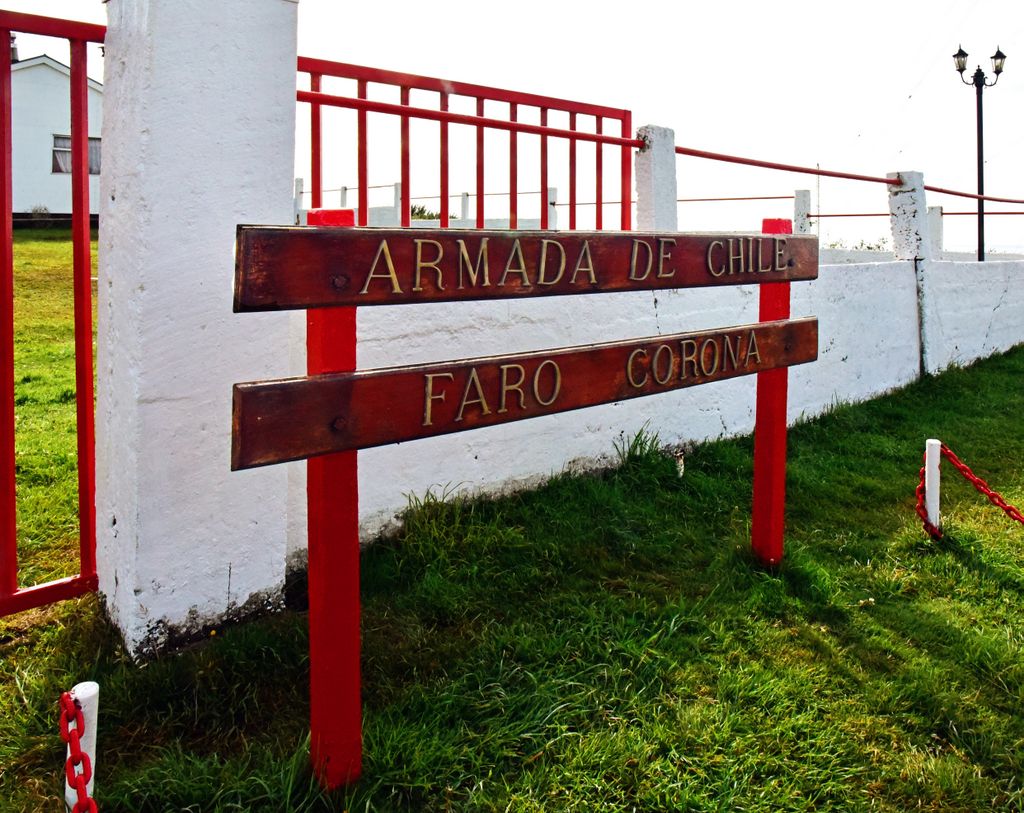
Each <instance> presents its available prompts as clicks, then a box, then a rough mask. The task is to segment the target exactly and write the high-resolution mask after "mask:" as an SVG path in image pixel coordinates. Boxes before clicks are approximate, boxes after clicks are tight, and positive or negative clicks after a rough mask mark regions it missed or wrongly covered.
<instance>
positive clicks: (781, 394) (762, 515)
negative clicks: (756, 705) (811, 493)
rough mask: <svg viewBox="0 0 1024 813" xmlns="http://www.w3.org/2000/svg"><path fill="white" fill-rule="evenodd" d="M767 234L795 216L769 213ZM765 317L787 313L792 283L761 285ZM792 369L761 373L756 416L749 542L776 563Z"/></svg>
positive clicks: (785, 229)
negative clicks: (784, 217) (771, 216)
mask: <svg viewBox="0 0 1024 813" xmlns="http://www.w3.org/2000/svg"><path fill="white" fill-rule="evenodd" d="M761 230H762V231H763V232H764V233H765V234H792V233H793V221H791V220H779V219H765V220H764V221H763V223H762V226H761ZM758 289H759V291H760V316H759V319H760V321H762V322H768V321H772V320H775V319H788V318H789V283H788V282H777V283H771V284H768V285H760V286H758ZM788 392H789V371H788V370H787V369H786V368H785V367H782V368H780V369H776V370H767V371H765V372H763V373H758V374H757V404H756V407H755V409H756V412H755V418H754V505H753V513H752V528H751V534H750V536H751V545H752V547H753V549H754V555H755V556H756V557H757V558H758V559H759V560H760V561H761V562H762V563H763V564H765V565H768V566H769V567H774V566H775V565H778V564H779V563H780V562H781V561H782V552H783V532H784V530H785V521H786V400H787V396H788Z"/></svg>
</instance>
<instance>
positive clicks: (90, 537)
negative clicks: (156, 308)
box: [71, 40, 96, 577]
mask: <svg viewBox="0 0 1024 813" xmlns="http://www.w3.org/2000/svg"><path fill="white" fill-rule="evenodd" d="M88 94H89V82H88V77H87V75H86V43H85V41H84V40H72V42H71V212H72V215H71V217H72V220H71V236H72V243H73V246H74V249H73V251H74V253H73V261H72V264H73V267H74V274H73V279H74V283H73V284H74V291H75V386H76V399H75V401H76V406H77V418H78V427H77V428H78V526H79V530H78V533H79V550H80V555H81V573H82V575H83V576H85V577H90V576H93V575H95V573H96V465H95V456H94V454H95V430H94V415H93V381H92V247H91V245H90V233H89V95H88Z"/></svg>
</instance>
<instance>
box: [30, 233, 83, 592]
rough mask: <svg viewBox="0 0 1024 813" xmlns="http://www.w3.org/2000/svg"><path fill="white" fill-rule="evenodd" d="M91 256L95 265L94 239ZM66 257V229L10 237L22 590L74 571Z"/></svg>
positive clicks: (71, 344) (74, 456)
mask: <svg viewBox="0 0 1024 813" xmlns="http://www.w3.org/2000/svg"><path fill="white" fill-rule="evenodd" d="M92 254H93V262H94V263H95V261H96V244H95V242H93V252H92ZM71 257H72V248H71V233H70V231H69V230H67V229H17V230H16V231H15V232H14V297H15V301H14V348H15V350H14V373H15V385H14V404H15V436H14V438H15V454H16V461H17V462H16V479H17V488H18V494H17V500H18V558H19V580H20V583H21V584H23V585H29V584H36V583H39V582H43V581H47V580H49V579H55V578H60V577H62V576H71V575H74V574H75V573H78V548H77V545H78V481H77V479H76V477H77V474H76V472H77V466H78V452H77V449H76V442H77V434H76V429H75V334H74V321H73V320H74V317H73V314H74V301H75V300H74V291H73V289H72V264H71ZM94 275H95V271H94Z"/></svg>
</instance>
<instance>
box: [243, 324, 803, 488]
mask: <svg viewBox="0 0 1024 813" xmlns="http://www.w3.org/2000/svg"><path fill="white" fill-rule="evenodd" d="M817 356H818V321H817V319H813V318H812V319H794V320H783V321H777V322H765V323H759V324H754V325H742V326H738V327H728V328H720V329H716V330H707V331H698V332H691V333H677V334H674V335H669V336H652V337H649V338H644V339H630V340H627V341H618V342H609V343H607V344H597V345H591V346H587V347H571V348H561V349H557V350H547V351H538V352H533V353H525V354H516V355H505V356H492V357H489V358H476V359H465V360H460V361H449V362H440V363H436V364H424V365H416V366H409V367H391V368H386V369H380V370H364V371H357V372H350V373H337V374H332V375H320V376H310V377H307V378H290V379H280V380H276V381H257V382H252V383H246V384H236V385H235V387H234V393H233V400H234V403H233V415H232V424H233V431H232V448H231V467H232V469H246V468H252V467H254V466H265V465H269V464H271V463H283V462H285V461H288V460H300V459H303V458H307V457H312V456H314V455H320V454H328V453H331V452H340V451H344V450H346V449H364V448H369V447H372V446H382V445H384V444H388V443H396V442H400V441H407V440H415V439H417V438H424V437H431V436H434V435H444V434H448V433H452V432H462V431H466V430H469V429H478V428H480V427H483V426H492V425H494V424H499V423H506V422H509V421H518V420H524V419H526V418H535V417H539V416H541V415H548V414H553V413H556V412H565V411H568V410H572V409H580V408H582V407H588V406H595V405H597V404H605V403H611V402H613V401H622V400H625V399H628V398H638V397H641V396H645V395H654V394H656V393H659V392H666V391H668V390H675V389H680V388H683V387H692V386H696V385H699V384H706V383H709V382H711V381H719V380H722V379H726V378H735V377H738V376H743V375H750V374H751V373H757V372H762V371H764V370H771V369H775V368H778V367H789V366H792V365H794V364H803V363H805V362H809V361H813V360H814V359H816V358H817Z"/></svg>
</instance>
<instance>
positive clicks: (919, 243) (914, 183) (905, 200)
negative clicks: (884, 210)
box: [886, 172, 932, 260]
mask: <svg viewBox="0 0 1024 813" xmlns="http://www.w3.org/2000/svg"><path fill="white" fill-rule="evenodd" d="M886 177H887V178H899V179H901V180H902V183H901V184H900V185H898V186H895V185H891V186H890V187H889V224H890V226H891V227H892V247H893V251H894V252H895V255H896V259H897V260H914V259H919V260H920V259H929V258H930V257H931V256H932V255H931V249H932V242H931V240H930V238H929V237H928V205H927V203H926V202H925V192H924V175H923V174H921V173H920V172H890V173H889V174H888V175H886Z"/></svg>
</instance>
